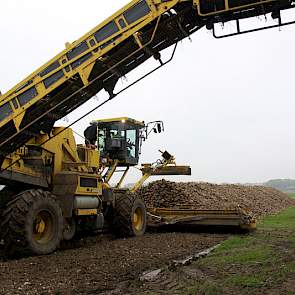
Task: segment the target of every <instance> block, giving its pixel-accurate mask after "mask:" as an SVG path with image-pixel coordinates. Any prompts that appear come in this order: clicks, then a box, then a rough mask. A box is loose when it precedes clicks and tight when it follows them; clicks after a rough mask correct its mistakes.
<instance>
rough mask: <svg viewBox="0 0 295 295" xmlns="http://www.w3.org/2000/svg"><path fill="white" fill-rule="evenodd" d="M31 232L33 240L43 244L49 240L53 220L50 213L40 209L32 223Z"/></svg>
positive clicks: (51, 233)
mask: <svg viewBox="0 0 295 295" xmlns="http://www.w3.org/2000/svg"><path fill="white" fill-rule="evenodd" d="M33 233H34V238H35V241H36V242H38V243H40V244H43V243H47V242H48V241H50V239H51V238H52V235H53V221H52V216H51V214H50V213H49V212H48V211H46V210H42V211H40V212H39V213H38V214H37V216H36V218H35V220H34V223H33Z"/></svg>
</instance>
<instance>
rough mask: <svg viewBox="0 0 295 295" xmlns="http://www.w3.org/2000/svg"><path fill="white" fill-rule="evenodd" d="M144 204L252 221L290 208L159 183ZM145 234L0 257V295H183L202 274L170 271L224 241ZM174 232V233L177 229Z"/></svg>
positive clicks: (232, 188) (268, 196)
mask: <svg viewBox="0 0 295 295" xmlns="http://www.w3.org/2000/svg"><path fill="white" fill-rule="evenodd" d="M140 193H141V196H142V197H143V199H144V200H145V201H146V203H147V204H153V205H155V206H176V205H177V204H180V203H189V204H191V205H194V207H199V208H206V209H214V208H216V207H219V208H220V206H221V207H222V208H224V207H232V206H237V205H240V206H242V207H249V208H250V209H251V210H252V211H253V212H254V213H255V215H257V216H258V217H260V216H264V215H268V214H272V213H275V212H279V211H281V210H282V209H284V208H287V207H289V206H292V205H294V204H295V201H294V200H291V199H289V198H288V196H287V195H285V194H283V193H281V192H279V191H276V190H273V189H270V188H263V187H243V186H236V185H225V186H216V185H213V184H199V183H182V184H175V183H173V182H167V181H160V182H155V183H152V184H150V185H149V186H147V187H146V188H144V189H143V190H142V191H141V192H140ZM173 230H174V231H176V228H173V229H171V228H170V230H169V231H167V232H156V233H155V232H154V233H153V232H149V233H147V234H146V235H145V236H143V237H141V238H133V239H122V240H115V239H113V238H112V236H111V235H108V234H100V235H97V236H92V237H86V238H85V237H84V238H80V239H77V240H76V241H75V242H74V243H72V244H71V245H64V246H63V249H62V250H59V251H57V252H56V253H54V254H51V255H48V256H39V257H29V258H22V259H19V260H5V259H4V258H1V253H0V294H15V295H17V294H99V295H127V294H130V295H131V294H137V295H138V294H148V295H150V294H157V295H158V294H184V293H182V291H181V290H183V288H184V287H185V286H186V284H188V283H189V282H190V283H191V280H194V279H196V280H198V279H200V278H202V277H203V276H204V275H206V276H208V275H209V276H210V273H209V274H208V270H206V272H203V271H202V269H199V268H196V267H195V268H192V267H185V266H183V267H177V268H175V267H174V266H173V263H172V261H173V260H179V259H184V258H186V257H188V256H190V255H195V254H197V253H198V252H200V251H202V250H205V249H208V248H210V247H212V246H214V245H217V244H219V243H220V242H221V241H223V240H225V239H227V238H228V237H229V236H230V234H228V233H214V232H211V233H198V232H197V231H196V230H195V232H193V231H192V230H193V229H189V230H190V231H188V228H186V229H184V228H183V231H182V232H180V231H178V232H173ZM178 230H179V229H178ZM158 268H161V269H162V270H163V271H162V272H161V273H160V274H159V276H158V277H157V279H156V280H155V281H151V282H149V281H141V280H140V277H141V276H142V274H143V273H144V272H145V271H152V270H156V269H158Z"/></svg>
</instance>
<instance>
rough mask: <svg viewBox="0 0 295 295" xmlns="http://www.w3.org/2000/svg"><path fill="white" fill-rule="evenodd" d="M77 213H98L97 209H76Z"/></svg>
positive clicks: (81, 214)
mask: <svg viewBox="0 0 295 295" xmlns="http://www.w3.org/2000/svg"><path fill="white" fill-rule="evenodd" d="M75 214H76V215H78V216H89V215H97V209H76V210H75Z"/></svg>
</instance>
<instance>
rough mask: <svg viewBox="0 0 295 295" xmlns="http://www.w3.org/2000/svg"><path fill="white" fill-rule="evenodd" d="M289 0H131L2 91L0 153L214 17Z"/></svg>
mask: <svg viewBox="0 0 295 295" xmlns="http://www.w3.org/2000/svg"><path fill="white" fill-rule="evenodd" d="M289 8H293V2H292V1H291V0H280V1H270V0H260V1H257V0H134V1H131V2H130V3H129V4H128V5H126V6H125V7H123V8H122V9H121V10H119V11H118V12H117V13H115V14H114V15H112V16H111V17H109V18H108V19H106V20H105V21H104V22H103V23H101V24H100V25H98V26H97V27H95V28H94V29H93V30H91V31H90V32H88V33H87V34H86V35H84V36H83V37H81V38H80V39H78V40H77V41H75V42H73V43H72V44H68V43H67V44H66V49H65V50H64V51H62V52H61V53H60V54H58V55H57V56H55V57H54V58H53V59H51V60H50V61H49V62H48V63H46V64H45V65H44V66H42V67H40V68H39V69H38V70H36V71H35V72H34V73H32V74H31V75H30V76H29V77H27V78H26V79H24V80H23V81H21V82H20V83H19V84H17V85H16V86H15V87H14V88H12V89H11V90H10V91H8V92H7V93H5V94H4V95H2V96H0V155H1V157H0V160H1V158H4V157H5V156H7V155H8V154H10V153H12V152H15V151H16V150H17V149H18V148H20V147H21V146H23V145H24V144H25V143H26V142H28V140H30V139H31V138H33V137H34V136H36V135H38V134H40V132H44V133H47V134H50V132H51V131H52V128H53V125H54V123H55V122H56V121H57V120H58V119H60V118H62V117H64V116H66V115H67V114H69V113H70V112H72V111H73V110H75V109H76V108H77V107H79V106H80V105H82V104H83V103H85V102H86V101H87V100H89V99H90V98H91V97H93V96H94V95H95V94H97V93H98V92H100V91H101V90H103V89H104V90H106V91H107V92H108V93H109V95H110V98H112V97H113V96H115V94H114V88H115V85H116V83H117V81H118V79H120V78H121V77H123V76H124V75H126V74H127V73H129V72H130V71H132V70H133V69H135V68H136V67H138V66H139V65H141V64H142V63H144V62H145V61H146V60H147V59H149V58H150V57H154V58H155V59H156V60H159V61H160V63H162V61H161V55H160V52H161V51H162V50H163V49H165V48H167V47H169V46H171V45H173V44H176V43H177V42H179V41H180V40H182V39H184V38H186V37H188V36H190V35H191V34H192V33H194V32H195V31H197V30H199V29H200V28H202V27H203V26H206V27H207V28H208V29H213V28H214V24H215V23H217V22H226V21H230V20H239V19H243V18H248V17H253V16H258V15H263V14H267V13H272V16H273V18H278V19H279V23H278V25H282V22H281V18H280V11H281V10H284V9H289ZM0 162H1V161H0Z"/></svg>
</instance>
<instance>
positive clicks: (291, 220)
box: [259, 207, 295, 229]
mask: <svg viewBox="0 0 295 295" xmlns="http://www.w3.org/2000/svg"><path fill="white" fill-rule="evenodd" d="M284 228H285V229H294V228H295V207H290V208H288V209H287V210H285V211H283V212H282V213H280V214H278V215H272V216H268V217H266V218H264V219H263V220H262V221H261V223H260V224H259V229H284Z"/></svg>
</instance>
